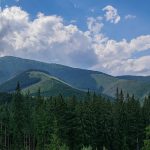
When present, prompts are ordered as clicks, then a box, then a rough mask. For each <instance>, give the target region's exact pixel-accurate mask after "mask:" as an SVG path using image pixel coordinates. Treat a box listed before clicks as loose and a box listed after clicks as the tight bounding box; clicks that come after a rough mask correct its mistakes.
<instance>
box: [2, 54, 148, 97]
mask: <svg viewBox="0 0 150 150" xmlns="http://www.w3.org/2000/svg"><path fill="white" fill-rule="evenodd" d="M29 70H39V71H42V72H45V73H47V74H48V75H49V76H53V77H56V78H58V79H59V80H61V81H63V82H64V83H67V84H68V85H71V86H72V87H74V88H76V89H80V90H83V91H87V89H89V90H91V91H95V92H97V93H103V94H106V95H108V96H112V97H114V96H115V92H116V88H117V87H118V88H119V89H122V90H123V91H125V93H127V92H129V93H130V94H135V96H136V97H139V98H143V97H144V96H145V95H147V94H148V93H149V92H150V82H149V76H147V77H144V76H143V77H138V76H129V75H127V76H118V77H115V76H111V75H108V74H106V73H102V72H99V71H92V70H86V69H80V68H73V67H69V66H64V65H59V64H54V63H44V62H40V61H36V60H30V59H23V58H18V57H13V56H5V57H1V58H0V85H1V84H2V83H5V82H7V81H8V80H9V79H12V78H14V77H16V76H17V75H20V74H21V73H23V72H25V71H29ZM145 79H146V81H148V82H145ZM130 91H131V92H130Z"/></svg>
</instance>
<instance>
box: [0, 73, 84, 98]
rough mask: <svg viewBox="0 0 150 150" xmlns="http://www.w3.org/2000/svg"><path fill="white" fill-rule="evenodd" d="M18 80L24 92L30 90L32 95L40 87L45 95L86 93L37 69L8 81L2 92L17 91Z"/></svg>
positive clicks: (2, 87) (2, 85) (2, 86)
mask: <svg viewBox="0 0 150 150" xmlns="http://www.w3.org/2000/svg"><path fill="white" fill-rule="evenodd" d="M18 81H19V82H20V85H21V89H22V92H23V93H27V92H28V91H30V93H31V95H36V94H37V92H38V89H39V88H40V90H41V94H42V95H44V96H56V95H58V94H63V95H64V96H73V95H76V96H83V95H84V94H85V92H83V91H80V90H78V89H76V88H73V87H72V86H71V85H69V84H67V83H65V82H63V81H61V80H59V79H57V78H56V77H52V76H49V75H48V74H46V73H44V72H40V71H37V70H36V71H34V70H32V71H26V72H23V73H21V74H19V75H17V76H16V77H14V78H12V79H10V80H8V81H6V82H5V83H3V84H1V85H0V92H13V91H15V88H16V85H17V82H18Z"/></svg>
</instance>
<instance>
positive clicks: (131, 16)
mask: <svg viewBox="0 0 150 150" xmlns="http://www.w3.org/2000/svg"><path fill="white" fill-rule="evenodd" d="M135 18H136V16H135V15H130V14H129V15H126V16H125V19H126V20H130V19H135Z"/></svg>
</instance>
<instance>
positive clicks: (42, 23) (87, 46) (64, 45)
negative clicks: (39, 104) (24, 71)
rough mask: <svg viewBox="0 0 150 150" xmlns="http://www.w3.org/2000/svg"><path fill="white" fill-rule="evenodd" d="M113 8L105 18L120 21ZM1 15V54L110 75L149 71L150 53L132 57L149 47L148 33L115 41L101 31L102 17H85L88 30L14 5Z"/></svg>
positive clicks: (57, 17) (144, 73)
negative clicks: (29, 12)
mask: <svg viewBox="0 0 150 150" xmlns="http://www.w3.org/2000/svg"><path fill="white" fill-rule="evenodd" d="M109 9H110V8H109ZM109 9H108V7H107V8H105V10H106V11H107V10H108V11H110V10H109ZM111 11H112V10H111ZM115 12H116V11H115ZM115 12H113V15H110V13H107V12H106V14H107V15H108V14H109V15H110V16H112V17H109V18H111V19H109V18H108V21H110V22H112V23H118V21H120V19H119V16H118V15H117V14H116V13H115ZM105 17H106V16H105ZM0 19H1V23H0V56H6V55H13V56H18V57H24V58H29V59H35V60H40V61H46V62H53V63H60V64H64V65H69V66H73V67H81V68H88V69H95V70H99V71H103V72H106V73H109V74H113V75H120V74H132V75H150V68H149V65H148V62H149V60H150V56H149V55H148V56H143V57H138V58H133V57H132V56H133V54H134V53H136V52H141V51H145V50H149V49H150V35H141V36H139V37H137V38H135V39H132V40H131V41H127V40H126V39H123V40H121V41H115V40H113V39H110V38H109V37H106V36H105V35H104V34H103V33H102V28H103V26H104V24H103V22H102V17H97V18H93V17H90V18H88V19H87V27H88V30H87V31H82V30H80V29H79V28H78V27H77V26H76V25H73V24H71V23H70V24H68V25H66V24H65V23H64V20H63V18H62V17H60V16H56V15H54V16H45V15H44V14H42V13H39V14H37V17H36V18H35V19H34V20H31V19H30V16H29V14H28V13H27V12H26V11H24V10H22V9H21V8H20V7H15V6H14V7H9V8H5V9H4V10H3V11H2V12H1V14H0Z"/></svg>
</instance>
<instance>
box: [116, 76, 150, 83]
mask: <svg viewBox="0 0 150 150" xmlns="http://www.w3.org/2000/svg"><path fill="white" fill-rule="evenodd" d="M117 78H118V79H125V80H132V81H141V82H150V76H129V75H125V76H118V77H117Z"/></svg>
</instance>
